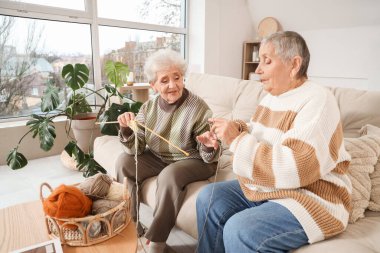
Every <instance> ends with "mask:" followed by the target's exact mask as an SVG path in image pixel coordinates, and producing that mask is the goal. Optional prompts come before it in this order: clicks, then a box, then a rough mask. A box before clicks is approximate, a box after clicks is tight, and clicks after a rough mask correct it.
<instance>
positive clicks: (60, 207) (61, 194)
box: [43, 185, 92, 229]
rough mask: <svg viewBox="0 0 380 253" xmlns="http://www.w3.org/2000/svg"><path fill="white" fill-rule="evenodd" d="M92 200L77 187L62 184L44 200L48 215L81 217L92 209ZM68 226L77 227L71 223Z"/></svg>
mask: <svg viewBox="0 0 380 253" xmlns="http://www.w3.org/2000/svg"><path fill="white" fill-rule="evenodd" d="M91 206H92V200H91V199H89V198H88V197H86V195H84V194H83V193H82V192H81V191H80V190H79V189H78V188H77V187H75V186H67V185H60V186H59V187H57V188H56V189H54V191H53V192H52V193H51V194H50V195H49V196H48V197H47V198H46V199H45V200H44V201H43V209H44V212H45V214H46V215H49V216H51V217H54V218H80V217H85V216H86V215H87V214H88V213H90V211H91ZM67 227H68V228H71V229H75V228H76V226H73V225H70V226H67Z"/></svg>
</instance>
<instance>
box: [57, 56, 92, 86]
mask: <svg viewBox="0 0 380 253" xmlns="http://www.w3.org/2000/svg"><path fill="white" fill-rule="evenodd" d="M89 73H90V71H89V70H88V68H87V66H86V65H85V64H80V63H77V64H75V66H73V65H72V64H67V65H65V66H64V67H63V68H62V78H63V79H64V80H65V83H66V84H67V86H69V87H70V88H71V89H72V90H78V89H80V88H82V87H83V86H84V85H85V84H86V83H87V81H88V75H89Z"/></svg>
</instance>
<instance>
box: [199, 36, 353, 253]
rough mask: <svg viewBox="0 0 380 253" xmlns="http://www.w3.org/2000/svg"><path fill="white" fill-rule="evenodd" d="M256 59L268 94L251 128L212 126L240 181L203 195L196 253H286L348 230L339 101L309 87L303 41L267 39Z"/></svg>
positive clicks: (219, 121)
mask: <svg viewBox="0 0 380 253" xmlns="http://www.w3.org/2000/svg"><path fill="white" fill-rule="evenodd" d="M259 55H260V63H259V66H258V67H257V70H256V73H257V74H259V75H260V79H261V83H262V85H263V89H264V90H265V91H267V92H268V94H267V95H266V96H265V97H264V98H263V100H262V101H261V102H260V104H259V106H258V107H257V109H256V111H255V113H254V114H253V116H252V118H251V120H250V123H249V125H246V124H245V123H244V122H236V121H228V120H225V119H210V121H212V122H213V126H212V128H211V132H212V133H213V134H215V135H216V136H217V137H218V138H219V139H221V140H222V141H223V142H224V143H226V144H228V145H230V151H231V152H233V171H234V173H235V174H236V176H237V180H231V181H226V182H220V183H216V184H214V185H208V186H206V187H205V188H203V190H202V191H201V193H200V194H199V195H198V199H197V219H198V235H199V246H198V252H199V253H212V252H215V253H216V252H217V253H222V252H288V251H290V250H293V249H297V248H299V247H301V246H302V245H305V244H308V243H315V242H318V241H321V240H324V239H327V238H330V237H332V236H335V235H337V234H339V233H341V232H343V231H344V230H345V228H346V227H347V223H348V217H349V212H350V209H351V190H352V186H351V182H350V180H349V178H348V176H347V168H348V165H349V163H350V159H351V158H350V155H349V154H348V153H347V151H346V150H345V148H344V145H343V130H342V124H341V121H340V112H339V108H338V106H337V103H336V100H335V98H334V96H333V95H332V94H331V92H330V91H329V90H327V89H325V88H324V87H322V86H319V85H317V84H315V83H313V82H312V81H309V80H308V77H307V69H308V65H309V59H310V54H309V50H308V48H307V45H306V42H305V40H304V39H303V38H302V37H301V36H300V35H299V34H298V33H295V32H290V31H288V32H278V33H275V34H272V35H270V36H269V37H268V38H266V39H264V40H263V41H262V43H261V46H260V51H259ZM204 136H206V133H205V134H204ZM214 139H215V138H214ZM200 141H201V142H203V141H205V142H212V141H213V139H211V140H210V139H209V138H207V137H204V138H203V137H202V138H200ZM209 206H210V207H209ZM208 207H209V208H208Z"/></svg>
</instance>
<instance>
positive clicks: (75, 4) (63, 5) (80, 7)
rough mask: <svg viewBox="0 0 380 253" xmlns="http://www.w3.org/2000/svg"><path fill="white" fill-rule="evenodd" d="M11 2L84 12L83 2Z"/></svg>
mask: <svg viewBox="0 0 380 253" xmlns="http://www.w3.org/2000/svg"><path fill="white" fill-rule="evenodd" d="M11 1H12V2H19V3H21V4H22V3H30V4H38V5H43V6H51V7H59V8H66V9H73V10H81V11H84V10H85V8H84V1H83V0H82V1H80V0H54V1H51V0H11Z"/></svg>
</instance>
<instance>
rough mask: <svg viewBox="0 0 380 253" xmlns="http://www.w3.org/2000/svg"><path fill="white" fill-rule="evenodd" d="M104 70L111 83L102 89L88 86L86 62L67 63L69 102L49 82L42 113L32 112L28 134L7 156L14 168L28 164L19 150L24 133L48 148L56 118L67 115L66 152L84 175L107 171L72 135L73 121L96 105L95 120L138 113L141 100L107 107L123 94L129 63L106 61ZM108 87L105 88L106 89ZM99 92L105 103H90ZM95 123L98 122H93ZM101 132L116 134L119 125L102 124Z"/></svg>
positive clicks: (51, 141)
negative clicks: (110, 101)
mask: <svg viewBox="0 0 380 253" xmlns="http://www.w3.org/2000/svg"><path fill="white" fill-rule="evenodd" d="M105 73H106V76H107V78H108V80H109V81H110V83H111V84H106V85H105V86H104V87H103V88H101V89H98V90H94V89H91V88H89V87H87V85H86V84H87V82H88V79H89V69H88V67H87V66H86V65H85V64H75V65H72V64H67V65H65V66H64V67H63V68H62V78H63V79H64V81H65V84H66V87H67V88H68V91H69V92H68V93H69V94H70V97H69V99H68V102H67V103H63V102H62V101H61V99H60V94H61V93H62V91H61V90H60V89H59V88H58V87H55V86H53V85H51V84H50V85H48V86H47V89H46V90H45V91H44V94H43V96H42V98H41V111H42V113H41V114H32V115H31V119H30V120H29V121H28V122H27V123H26V125H27V126H29V128H30V129H29V131H28V132H27V133H25V134H24V135H23V136H22V137H21V138H20V140H19V142H18V144H17V146H16V147H15V148H13V149H12V150H11V151H10V152H9V154H8V156H7V164H8V166H10V167H11V168H12V169H14V170H16V169H21V168H23V167H25V166H26V165H27V163H28V160H27V158H26V157H25V156H24V155H23V154H22V153H20V152H18V149H19V147H20V145H21V143H22V140H23V139H24V138H25V136H27V135H29V134H32V135H33V138H35V137H37V136H38V138H39V141H40V148H41V149H42V150H44V151H49V150H50V149H51V148H52V147H53V145H54V141H55V138H56V134H57V133H56V131H55V126H54V121H53V119H55V118H57V117H62V116H63V117H66V118H67V120H68V121H67V125H68V127H66V131H65V134H66V136H67V139H68V144H67V145H66V146H65V151H66V152H67V153H68V154H69V155H70V156H71V157H73V158H74V159H75V161H76V167H77V169H78V170H79V171H82V172H83V176H85V177H88V176H91V175H94V174H96V173H98V172H102V173H106V170H105V169H104V168H102V167H101V166H100V165H99V164H98V163H97V162H96V161H95V160H94V156H93V153H92V152H91V151H89V152H84V151H83V150H81V148H80V147H79V146H78V143H77V140H76V139H75V138H73V137H72V136H71V135H70V128H71V124H72V122H73V120H75V119H77V118H78V117H80V116H82V115H86V113H89V112H92V109H91V106H95V107H96V108H97V110H95V115H96V116H95V117H96V121H98V122H100V123H102V122H103V123H104V122H107V121H114V120H116V119H117V116H118V115H120V114H121V113H123V112H127V111H132V112H134V113H137V112H138V110H139V109H140V106H141V103H140V102H136V101H133V100H130V99H127V100H126V102H124V103H123V104H115V103H112V104H111V105H110V106H109V107H108V108H106V107H107V105H108V102H109V99H110V98H111V97H113V96H118V97H120V99H123V96H122V95H121V94H120V93H119V92H118V90H117V88H118V87H120V86H122V85H123V84H124V83H125V82H126V81H125V80H126V77H127V76H128V73H129V69H128V66H127V65H126V64H123V63H121V62H113V61H107V62H106V64H105ZM104 90H105V91H104ZM92 95H96V96H97V97H99V98H101V100H102V103H100V104H98V105H90V104H89V103H88V102H87V100H86V98H87V97H88V96H92ZM94 122H95V121H94ZM100 130H101V133H102V134H108V135H117V132H118V125H117V124H100Z"/></svg>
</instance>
